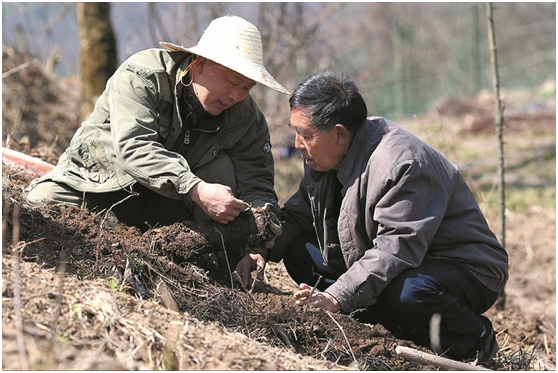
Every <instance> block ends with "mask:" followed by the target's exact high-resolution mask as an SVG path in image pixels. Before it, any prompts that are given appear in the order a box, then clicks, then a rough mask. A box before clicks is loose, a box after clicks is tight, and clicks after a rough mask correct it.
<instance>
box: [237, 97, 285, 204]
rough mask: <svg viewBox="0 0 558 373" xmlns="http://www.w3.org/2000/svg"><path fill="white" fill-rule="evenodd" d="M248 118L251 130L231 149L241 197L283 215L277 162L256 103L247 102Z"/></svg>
mask: <svg viewBox="0 0 558 373" xmlns="http://www.w3.org/2000/svg"><path fill="white" fill-rule="evenodd" d="M246 109H247V115H246V116H245V120H246V123H245V125H246V126H248V128H249V129H248V131H247V132H246V134H245V135H244V136H243V137H242V139H241V140H240V141H239V142H238V143H236V144H235V145H234V146H233V147H231V149H229V150H227V152H228V154H229V156H230V157H231V160H232V162H233V164H234V168H235V173H236V181H237V186H238V194H239V195H238V198H240V199H242V200H243V201H246V202H250V204H251V205H252V206H253V207H263V206H264V205H265V204H266V203H270V204H271V205H272V206H273V210H274V212H275V213H279V204H278V202H277V195H276V193H275V189H274V166H275V165H274V160H273V154H272V152H271V141H270V134H269V128H268V125H267V121H266V119H265V117H264V115H263V114H262V112H261V111H260V110H259V109H258V108H257V106H256V104H255V103H254V102H253V100H250V101H249V102H248V103H247V108H246Z"/></svg>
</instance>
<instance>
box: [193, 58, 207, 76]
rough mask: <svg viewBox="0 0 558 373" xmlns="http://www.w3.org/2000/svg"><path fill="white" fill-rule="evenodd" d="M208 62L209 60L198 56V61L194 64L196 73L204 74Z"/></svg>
mask: <svg viewBox="0 0 558 373" xmlns="http://www.w3.org/2000/svg"><path fill="white" fill-rule="evenodd" d="M206 62H207V58H205V57H200V56H198V57H197V58H196V61H195V63H194V69H196V72H197V73H198V74H200V73H203V67H204V66H205V63H206Z"/></svg>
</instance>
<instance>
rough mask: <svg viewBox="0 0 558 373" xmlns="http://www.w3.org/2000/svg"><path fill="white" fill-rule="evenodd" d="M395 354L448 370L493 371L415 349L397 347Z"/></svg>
mask: <svg viewBox="0 0 558 373" xmlns="http://www.w3.org/2000/svg"><path fill="white" fill-rule="evenodd" d="M395 352H397V354H398V355H400V356H401V357H403V358H404V359H407V360H410V361H414V362H416V363H421V364H425V365H433V366H436V367H439V368H442V369H446V370H491V369H488V368H485V367H481V366H478V365H470V364H466V363H462V362H460V361H455V360H451V359H448V358H445V357H441V356H436V355H432V354H428V353H426V352H422V351H419V350H416V349H414V348H409V347H404V346H397V347H396V348H395Z"/></svg>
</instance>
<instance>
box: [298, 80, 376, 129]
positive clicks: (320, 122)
mask: <svg viewBox="0 0 558 373" xmlns="http://www.w3.org/2000/svg"><path fill="white" fill-rule="evenodd" d="M289 104H290V107H291V111H292V110H300V111H302V112H304V113H306V114H307V115H308V119H309V121H310V124H311V125H312V126H313V127H314V128H316V129H317V130H318V131H327V130H330V129H331V128H333V127H334V126H335V125H336V124H338V123H339V124H342V125H344V126H345V128H347V130H348V131H350V132H353V133H354V132H356V130H357V129H358V128H359V127H360V126H361V125H362V124H363V123H364V122H365V121H366V116H367V108H366V103H365V102H364V99H363V98H362V96H361V95H360V93H359V92H358V87H357V86H356V85H355V83H354V82H353V81H352V80H350V79H349V78H348V77H347V76H346V75H345V74H344V73H343V72H341V71H336V70H326V71H324V72H323V73H322V74H314V75H311V76H310V77H308V78H306V79H305V80H303V81H302V82H301V83H300V84H299V85H298V86H297V87H296V88H295V90H294V92H293V93H292V95H291V98H290V99H289Z"/></svg>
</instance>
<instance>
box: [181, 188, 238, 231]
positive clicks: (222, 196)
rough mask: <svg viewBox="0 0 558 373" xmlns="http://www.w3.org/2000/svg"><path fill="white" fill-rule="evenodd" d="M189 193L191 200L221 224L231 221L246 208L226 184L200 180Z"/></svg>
mask: <svg viewBox="0 0 558 373" xmlns="http://www.w3.org/2000/svg"><path fill="white" fill-rule="evenodd" d="M189 194H190V198H191V199H192V202H194V203H195V204H196V205H198V206H199V207H200V208H201V209H202V210H203V212H204V213H205V214H206V215H207V216H209V217H210V218H211V219H213V220H215V221H216V222H218V223H221V224H227V223H229V222H231V221H233V220H234V219H235V218H236V217H237V216H238V215H239V214H240V213H241V212H242V211H244V210H245V209H246V204H245V203H244V202H243V201H242V200H240V199H238V198H235V196H234V195H233V192H232V189H231V188H230V187H228V186H226V185H221V184H209V183H206V182H204V181H201V182H199V183H197V184H196V185H194V186H193V187H192V189H190V191H189Z"/></svg>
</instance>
